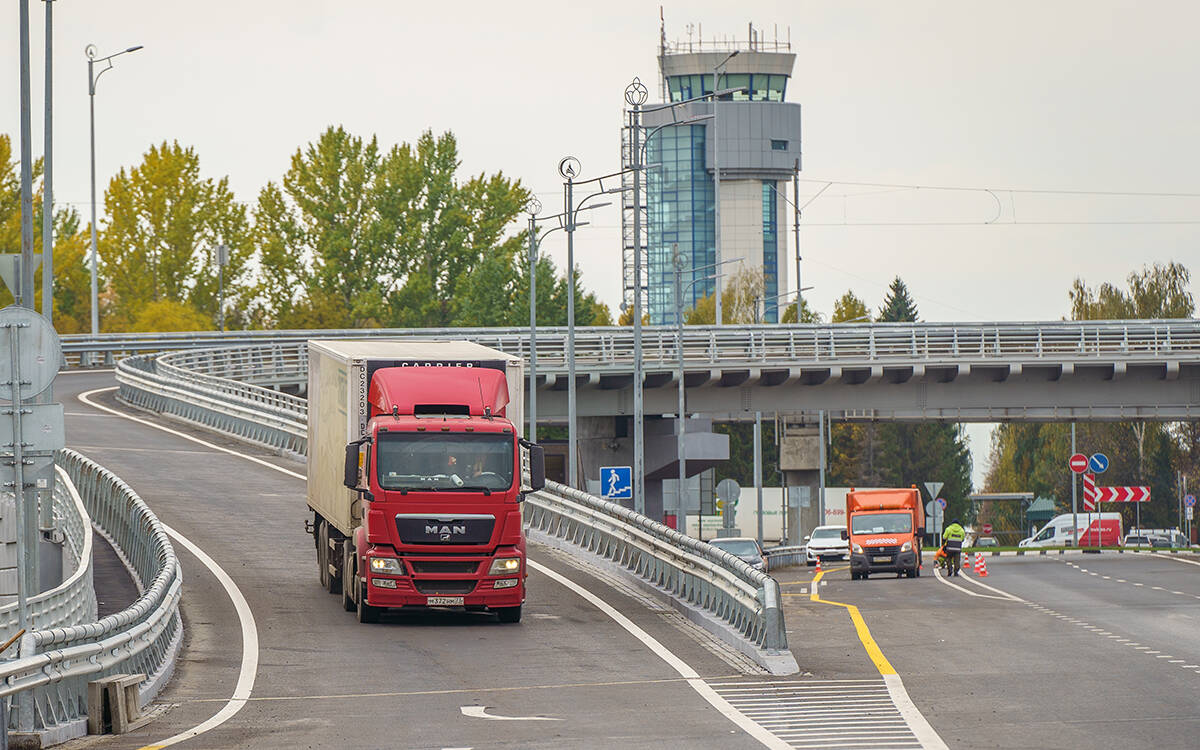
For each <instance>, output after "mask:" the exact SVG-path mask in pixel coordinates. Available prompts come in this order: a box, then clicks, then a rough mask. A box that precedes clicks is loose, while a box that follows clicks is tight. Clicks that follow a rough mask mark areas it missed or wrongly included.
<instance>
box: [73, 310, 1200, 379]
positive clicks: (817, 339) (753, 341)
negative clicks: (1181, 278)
mask: <svg viewBox="0 0 1200 750" xmlns="http://www.w3.org/2000/svg"><path fill="white" fill-rule="evenodd" d="M371 337H384V338H397V337H404V338H418V339H419V338H425V339H430V340H445V339H465V340H470V341H475V342H477V343H480V344H483V345H484V346H490V347H492V348H495V349H500V350H501V351H504V352H507V353H510V354H515V355H517V356H520V357H522V358H526V359H527V358H528V356H529V331H528V329H527V328H431V329H414V328H402V329H395V328H392V329H384V328H377V329H337V330H332V329H331V330H291V331H288V330H285V331H228V332H225V333H218V332H215V331H205V332H194V333H105V334H98V335H96V336H91V335H87V334H75V335H67V336H63V337H62V343H63V352H64V356H65V358H66V360H67V363H68V364H69V365H71V366H83V367H91V366H98V365H107V366H111V365H112V364H113V363H114V362H115V361H116V360H118V359H119V358H120V357H123V356H128V355H132V354H138V353H154V352H164V351H174V350H186V349H225V350H228V349H232V348H235V347H255V348H256V349H258V350H260V351H261V352H264V354H263V358H264V360H265V359H268V358H269V357H268V355H267V354H265V352H270V351H272V350H274V349H276V348H286V346H287V345H299V346H303V344H304V342H305V341H307V340H308V339H310V338H371ZM566 340H567V329H566V328H564V327H561V326H560V327H544V328H539V329H538V335H537V346H538V352H537V356H538V366H539V368H545V372H553V373H558V372H559V371H561V370H564V369H565V367H566V352H567V346H566ZM677 342H678V339H677V334H676V331H675V328H674V327H673V326H646V327H645V328H643V334H642V348H643V353H644V361H645V363H646V366H647V367H648V368H659V367H663V368H673V367H674V366H675V362H676V360H677V356H678V346H679V345H678V343H677ZM682 345H683V350H684V360H685V361H686V362H688V363H695V364H704V363H707V364H730V363H734V364H736V363H746V364H759V365H764V364H769V365H772V366H782V365H785V364H789V363H796V364H808V363H840V364H845V365H862V364H887V363H896V362H905V361H911V360H916V361H922V362H931V361H938V362H945V363H952V362H956V361H959V362H980V361H988V362H997V363H1003V362H1006V361H1013V362H1037V361H1039V360H1048V361H1052V362H1053V361H1060V360H1061V361H1065V362H1087V361H1107V360H1111V359H1113V358H1116V359H1119V360H1126V359H1134V360H1136V359H1144V358H1146V357H1152V358H1169V359H1175V358H1178V357H1183V356H1188V355H1192V356H1194V355H1196V354H1197V353H1198V352H1200V320H1195V319H1179V320H1118V321H1062V320H1060V321H1045V322H1016V323H837V324H830V325H811V324H782V325H753V326H748V325H739V326H721V327H716V326H688V328H687V329H686V330H685V332H684V335H683V344H682ZM270 356H274V355H273V354H272V355H270ZM575 359H576V364H577V365H578V366H579V367H587V368H590V369H603V368H604V367H605V366H611V367H613V368H614V369H617V370H622V371H625V370H628V367H629V364H630V363H631V362H632V361H633V332H632V330H631V329H629V328H609V327H606V328H599V327H579V328H576V330H575ZM306 364H307V362H306V361H305V362H302V363H301V365H302V366H305V365H306ZM213 374H217V373H213Z"/></svg>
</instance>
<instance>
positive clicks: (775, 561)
mask: <svg viewBox="0 0 1200 750" xmlns="http://www.w3.org/2000/svg"><path fill="white" fill-rule="evenodd" d="M806 549H807V548H806V547H805V546H804V545H803V544H799V545H792V546H789V547H769V548H767V549H765V550H763V554H765V555H766V556H767V570H776V569H778V568H788V567H791V566H793V565H803V564H804V563H806V562H808V557H807V554H806V553H805V550H806Z"/></svg>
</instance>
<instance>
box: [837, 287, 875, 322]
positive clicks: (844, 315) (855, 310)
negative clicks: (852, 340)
mask: <svg viewBox="0 0 1200 750" xmlns="http://www.w3.org/2000/svg"><path fill="white" fill-rule="evenodd" d="M870 320H871V311H870V310H868V309H867V303H866V302H863V301H862V300H861V299H859V298H858V297H856V296H855V295H854V292H852V291H849V290H847V291H846V293H845V294H843V295H842V296H841V297H840V298H839V299H838V301H837V302H834V303H833V322H834V323H849V322H852V321H853V322H867V321H870Z"/></svg>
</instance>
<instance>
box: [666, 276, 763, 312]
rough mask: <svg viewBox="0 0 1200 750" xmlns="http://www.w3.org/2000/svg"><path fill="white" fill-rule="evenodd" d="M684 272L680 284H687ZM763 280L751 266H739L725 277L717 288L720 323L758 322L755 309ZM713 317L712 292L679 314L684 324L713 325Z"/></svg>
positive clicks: (715, 303) (713, 300)
mask: <svg viewBox="0 0 1200 750" xmlns="http://www.w3.org/2000/svg"><path fill="white" fill-rule="evenodd" d="M688 281H689V279H688V278H687V274H684V277H683V283H685V284H686V283H688ZM762 290H763V280H762V274H761V273H760V272H759V271H758V270H757V269H754V268H746V267H742V268H739V269H738V270H737V271H735V272H734V273H733V275H732V276H730V277H729V283H728V284H725V285H724V286H723V287H722V291H721V322H722V323H724V324H726V325H728V324H731V323H755V322H758V320H759V317H758V313H757V311H758V308H759V305H760V304H761V302H760V300H761V298H762ZM716 319H717V300H716V295H715V294H710V295H707V296H705V297H703V298H701V299H700V301H699V302H697V303H696V306H695V307H693V308H692V309H691V310H688V311H687V312H685V313H684V315H683V322H684V323H686V324H687V325H713V323H714V321H716Z"/></svg>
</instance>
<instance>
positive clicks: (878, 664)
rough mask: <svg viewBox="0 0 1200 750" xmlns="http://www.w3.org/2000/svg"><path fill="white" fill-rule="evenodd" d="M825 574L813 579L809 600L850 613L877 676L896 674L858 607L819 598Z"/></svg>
mask: <svg viewBox="0 0 1200 750" xmlns="http://www.w3.org/2000/svg"><path fill="white" fill-rule="evenodd" d="M839 570H845V568H839ZM825 573H826V571H824V570H822V571H821V572H820V573H817V575H816V576H815V577H814V578H813V590H812V593H811V594H809V599H811V600H812V601H814V602H818V603H820V604H832V605H833V606H835V607H845V608H846V610H847V611H848V612H849V613H850V620H851V621H852V622H853V623H854V629H855V630H856V631H858V640H860V641H862V645H863V648H865V649H866V650H867V656H869V657H870V658H871V661H872V662H874V664H875V668H876V669H878V670H879V674H881V675H892V674H896V670H895V669H894V668H893V667H892V664H891V662H889V661H888V660H887V657H886V656H884V655H883V652H882V651H880V650H879V644H877V643H875V639H874V638H873V637H872V636H871V630H870V628H868V627H867V622H866V620H864V619H863V616H862V614H861V613H859V611H858V607H856V606H854V605H853V604H843V603H842V602H834V601H830V600H828V599H822V598H821V594H820V593H819V587H818V586H817V584H818V583H819V582H820V580H821V577H822V576H824V575H825Z"/></svg>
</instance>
